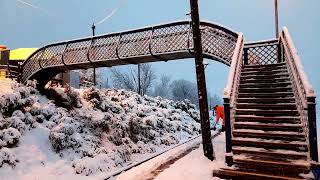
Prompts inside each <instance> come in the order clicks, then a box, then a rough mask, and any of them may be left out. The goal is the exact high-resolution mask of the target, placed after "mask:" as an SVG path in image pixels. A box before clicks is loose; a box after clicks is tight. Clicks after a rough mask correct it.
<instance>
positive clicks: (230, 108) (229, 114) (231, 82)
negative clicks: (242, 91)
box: [223, 34, 244, 165]
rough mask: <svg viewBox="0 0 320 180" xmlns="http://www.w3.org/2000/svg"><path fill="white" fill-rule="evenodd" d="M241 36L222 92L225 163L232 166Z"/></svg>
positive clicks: (240, 63)
mask: <svg viewBox="0 0 320 180" xmlns="http://www.w3.org/2000/svg"><path fill="white" fill-rule="evenodd" d="M243 47H244V39H243V35H242V34H239V37H238V40H237V44H236V48H235V51H234V53H233V56H232V61H231V68H230V72H229V77H228V82H227V86H226V88H225V89H224V92H223V101H224V112H225V126H226V163H227V164H228V165H232V161H233V160H232V156H233V155H232V130H233V124H234V119H235V114H236V105H237V97H238V88H239V84H240V75H241V69H242V66H243V60H242V58H243Z"/></svg>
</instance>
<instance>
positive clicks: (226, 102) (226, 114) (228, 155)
mask: <svg viewBox="0 0 320 180" xmlns="http://www.w3.org/2000/svg"><path fill="white" fill-rule="evenodd" d="M223 102H224V117H225V126H226V133H225V136H226V157H225V162H226V163H227V165H228V166H232V164H233V154H232V135H231V134H232V132H231V117H230V99H229V98H223Z"/></svg>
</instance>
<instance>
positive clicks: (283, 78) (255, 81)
mask: <svg viewBox="0 0 320 180" xmlns="http://www.w3.org/2000/svg"><path fill="white" fill-rule="evenodd" d="M262 82H263V83H279V82H288V83H291V80H290V78H289V77H278V78H272V79H270V78H268V79H263V81H261V79H254V78H251V79H240V84H244V83H256V84H259V83H262Z"/></svg>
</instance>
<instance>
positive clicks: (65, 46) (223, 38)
mask: <svg viewBox="0 0 320 180" xmlns="http://www.w3.org/2000/svg"><path fill="white" fill-rule="evenodd" d="M200 28H201V35H202V43H203V53H204V57H206V58H211V59H215V60H217V61H220V62H222V63H224V64H227V65H230V63H231V57H232V54H233V51H234V49H235V46H236V41H237V38H238V34H237V33H235V32H233V31H231V30H229V29H227V28H224V27H222V26H219V25H215V24H212V23H208V22H201V23H200ZM191 31H192V28H191V26H190V21H180V22H174V23H169V24H163V25H157V26H151V27H146V28H142V29H137V30H131V31H126V32H120V33H113V34H106V35H101V36H95V37H87V38H82V39H76V40H70V41H65V42H59V43H54V44H50V45H47V46H45V47H42V48H40V49H39V50H38V51H36V52H35V53H33V54H32V55H31V56H30V57H29V58H28V59H27V60H26V61H25V62H24V64H23V67H22V69H23V73H22V82H26V81H27V80H28V79H32V78H33V77H34V75H36V74H37V73H38V72H39V71H41V70H45V69H48V68H50V69H55V70H66V69H68V70H72V69H79V68H90V67H99V66H117V65H124V64H136V63H143V62H153V61H167V60H172V59H179V58H187V57H193V40H192V32H191Z"/></svg>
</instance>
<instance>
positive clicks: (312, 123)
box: [308, 97, 318, 162]
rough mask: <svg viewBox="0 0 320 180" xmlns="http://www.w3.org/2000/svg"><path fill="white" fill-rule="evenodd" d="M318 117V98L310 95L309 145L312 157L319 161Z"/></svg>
mask: <svg viewBox="0 0 320 180" xmlns="http://www.w3.org/2000/svg"><path fill="white" fill-rule="evenodd" d="M316 121H317V118H316V99H315V97H308V125H309V145H310V157H311V159H312V160H313V161H315V162H318V142H317V122H316Z"/></svg>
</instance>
